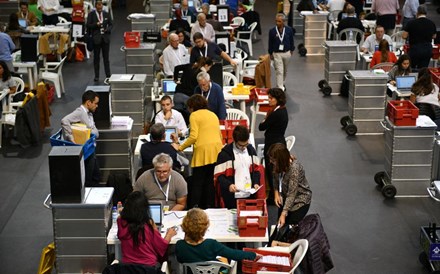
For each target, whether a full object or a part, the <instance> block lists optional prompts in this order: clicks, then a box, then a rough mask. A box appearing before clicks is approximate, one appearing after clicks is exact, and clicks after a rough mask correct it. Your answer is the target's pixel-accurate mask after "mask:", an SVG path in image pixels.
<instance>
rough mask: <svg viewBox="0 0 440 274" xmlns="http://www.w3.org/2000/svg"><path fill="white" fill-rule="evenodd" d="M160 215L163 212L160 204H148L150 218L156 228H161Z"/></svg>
mask: <svg viewBox="0 0 440 274" xmlns="http://www.w3.org/2000/svg"><path fill="white" fill-rule="evenodd" d="M162 214H163V211H162V204H161V203H151V204H150V216H151V218H152V219H153V221H154V223H155V224H156V225H157V226H158V227H161V226H162Z"/></svg>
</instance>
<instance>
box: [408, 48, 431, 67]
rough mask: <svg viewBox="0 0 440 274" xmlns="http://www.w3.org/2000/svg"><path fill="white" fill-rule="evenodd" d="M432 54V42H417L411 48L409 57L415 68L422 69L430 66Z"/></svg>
mask: <svg viewBox="0 0 440 274" xmlns="http://www.w3.org/2000/svg"><path fill="white" fill-rule="evenodd" d="M431 56H432V45H431V43H423V44H415V45H411V46H410V48H409V58H410V59H411V67H412V68H413V69H421V68H426V67H428V66H429V62H430V61H431Z"/></svg>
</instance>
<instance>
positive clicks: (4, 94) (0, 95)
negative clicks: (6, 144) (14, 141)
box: [0, 89, 9, 148]
mask: <svg viewBox="0 0 440 274" xmlns="http://www.w3.org/2000/svg"><path fill="white" fill-rule="evenodd" d="M8 98H9V89H4V90H2V91H0V104H1V105H2V112H4V111H7V109H6V102H7V100H8ZM5 119H6V115H5V114H2V115H1V118H0V148H1V147H2V134H3V133H2V129H3V123H4V121H5Z"/></svg>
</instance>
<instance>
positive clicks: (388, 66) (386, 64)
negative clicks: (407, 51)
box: [371, 62, 394, 72]
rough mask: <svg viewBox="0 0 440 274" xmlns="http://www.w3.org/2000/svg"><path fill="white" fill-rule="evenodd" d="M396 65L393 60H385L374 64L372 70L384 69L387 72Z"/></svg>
mask: <svg viewBox="0 0 440 274" xmlns="http://www.w3.org/2000/svg"><path fill="white" fill-rule="evenodd" d="M393 66H394V63H391V62H384V63H379V64H376V65H374V66H373V67H372V68H371V70H373V69H383V70H384V71H385V72H388V71H390V70H391V68H392V67H393Z"/></svg>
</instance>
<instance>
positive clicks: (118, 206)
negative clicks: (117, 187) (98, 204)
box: [117, 201, 122, 215]
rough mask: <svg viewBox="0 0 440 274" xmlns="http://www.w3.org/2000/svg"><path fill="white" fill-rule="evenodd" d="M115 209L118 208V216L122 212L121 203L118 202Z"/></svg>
mask: <svg viewBox="0 0 440 274" xmlns="http://www.w3.org/2000/svg"><path fill="white" fill-rule="evenodd" d="M117 208H118V215H121V211H122V202H121V201H119V202H118V205H117Z"/></svg>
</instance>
